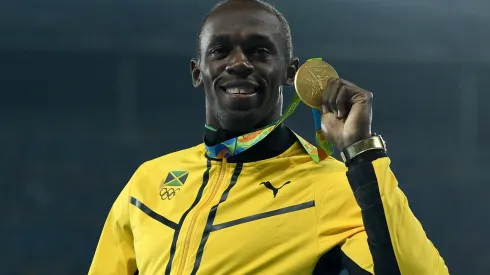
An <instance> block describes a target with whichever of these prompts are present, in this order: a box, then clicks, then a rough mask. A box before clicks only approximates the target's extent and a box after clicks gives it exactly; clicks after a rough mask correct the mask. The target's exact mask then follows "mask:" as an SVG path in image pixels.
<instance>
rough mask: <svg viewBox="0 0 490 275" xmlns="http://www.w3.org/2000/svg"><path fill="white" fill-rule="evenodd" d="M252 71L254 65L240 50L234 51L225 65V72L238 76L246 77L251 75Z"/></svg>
mask: <svg viewBox="0 0 490 275" xmlns="http://www.w3.org/2000/svg"><path fill="white" fill-rule="evenodd" d="M253 71H254V66H253V65H252V64H250V62H248V60H247V57H246V56H245V55H244V54H243V52H242V51H236V53H235V54H234V55H232V56H231V61H230V63H229V64H228V66H226V72H227V73H229V74H231V75H236V76H239V77H247V76H249V75H251V74H252V73H253Z"/></svg>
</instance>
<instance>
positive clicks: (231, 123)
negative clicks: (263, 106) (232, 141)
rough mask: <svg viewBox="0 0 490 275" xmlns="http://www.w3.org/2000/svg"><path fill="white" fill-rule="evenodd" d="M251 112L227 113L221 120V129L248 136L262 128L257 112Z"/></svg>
mask: <svg viewBox="0 0 490 275" xmlns="http://www.w3.org/2000/svg"><path fill="white" fill-rule="evenodd" d="M254 111H257V110H249V111H227V112H226V114H223V116H221V119H220V124H221V127H222V128H223V129H224V130H226V131H229V132H237V133H241V134H246V133H249V132H252V131H253V130H255V129H257V128H259V127H261V126H259V124H260V119H259V117H258V115H257V113H256V112H254Z"/></svg>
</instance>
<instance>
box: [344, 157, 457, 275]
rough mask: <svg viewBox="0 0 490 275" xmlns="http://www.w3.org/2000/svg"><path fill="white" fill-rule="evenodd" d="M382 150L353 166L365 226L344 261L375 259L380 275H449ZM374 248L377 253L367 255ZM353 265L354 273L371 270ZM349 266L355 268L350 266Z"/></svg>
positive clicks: (362, 263) (350, 244) (349, 245)
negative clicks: (366, 251)
mask: <svg viewBox="0 0 490 275" xmlns="http://www.w3.org/2000/svg"><path fill="white" fill-rule="evenodd" d="M382 154H384V155H382V156H379V154H378V156H376V155H374V157H372V158H371V159H373V160H372V161H371V160H370V159H369V157H368V158H364V159H363V160H362V161H358V162H356V163H353V164H351V165H349V168H348V171H347V178H348V181H349V185H350V187H351V189H352V191H353V193H354V197H355V200H356V202H357V204H358V205H359V207H360V209H361V215H362V222H363V225H364V229H365V230H363V231H361V232H358V233H356V234H354V235H352V236H350V237H349V238H348V239H347V241H346V242H345V243H344V244H343V245H342V254H343V257H344V259H343V261H342V262H343V263H345V262H347V263H348V262H350V261H351V260H352V261H353V262H356V263H357V265H358V266H370V262H371V261H372V263H373V268H374V274H376V275H396V274H403V275H447V274H449V272H448V268H447V267H446V265H445V263H444V260H443V259H442V258H441V256H440V255H439V253H438V251H437V249H436V248H435V247H434V245H433V244H432V243H431V242H430V240H429V239H428V238H427V236H426V234H425V232H424V229H423V228H422V225H421V224H420V222H419V221H418V220H417V218H416V217H415V216H414V214H413V213H412V211H411V210H410V207H409V205H408V201H407V198H406V197H405V195H404V194H403V192H402V191H401V190H400V188H399V187H398V182H397V180H396V178H395V176H394V175H393V173H392V171H391V169H390V160H389V158H388V157H386V154H385V153H384V152H382ZM368 249H369V251H370V254H371V256H372V257H366V256H365V253H363V251H365V250H368ZM350 266H351V267H350V269H353V270H352V271H351V270H349V271H350V272H351V273H350V274H369V273H359V272H358V270H354V269H357V268H358V267H357V266H355V265H350ZM345 267H346V268H347V269H349V264H346V265H345ZM366 269H367V268H366ZM356 272H358V273H356Z"/></svg>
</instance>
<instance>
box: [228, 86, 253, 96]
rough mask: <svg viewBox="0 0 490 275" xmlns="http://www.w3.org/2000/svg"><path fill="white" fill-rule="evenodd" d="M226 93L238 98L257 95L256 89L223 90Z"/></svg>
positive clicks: (230, 88) (233, 88)
mask: <svg viewBox="0 0 490 275" xmlns="http://www.w3.org/2000/svg"><path fill="white" fill-rule="evenodd" d="M221 89H222V90H223V91H224V92H225V93H227V94H230V95H236V96H246V95H253V94H256V93H257V90H256V89H255V88H254V87H229V88H224V87H223V88H221Z"/></svg>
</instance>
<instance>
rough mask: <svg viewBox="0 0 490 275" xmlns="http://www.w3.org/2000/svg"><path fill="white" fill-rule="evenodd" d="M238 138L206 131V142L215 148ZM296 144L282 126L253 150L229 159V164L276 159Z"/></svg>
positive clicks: (294, 138) (286, 129) (293, 137)
mask: <svg viewBox="0 0 490 275" xmlns="http://www.w3.org/2000/svg"><path fill="white" fill-rule="evenodd" d="M234 137H237V136H235V135H233V134H232V133H231V132H227V131H225V130H222V129H218V130H217V131H213V130H210V129H206V134H205V136H204V142H205V143H206V144H207V145H209V146H214V145H216V144H218V143H221V142H223V141H226V140H228V139H231V138H234ZM295 142H296V137H295V136H294V134H293V133H292V132H291V131H290V130H289V129H288V128H287V127H286V126H284V125H283V124H280V125H279V126H278V127H277V128H276V129H275V130H274V131H272V133H270V134H269V135H268V136H267V137H265V138H264V139H263V140H262V141H261V142H259V143H258V144H256V145H254V146H253V147H252V148H249V149H248V150H246V151H244V152H242V153H240V154H238V155H236V156H234V157H231V158H229V159H228V162H232V163H233V162H252V161H258V160H263V159H268V158H272V157H275V156H277V155H279V154H281V153H283V152H285V151H286V150H287V149H289V147H291V146H292V145H293V144H294V143H295Z"/></svg>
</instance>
